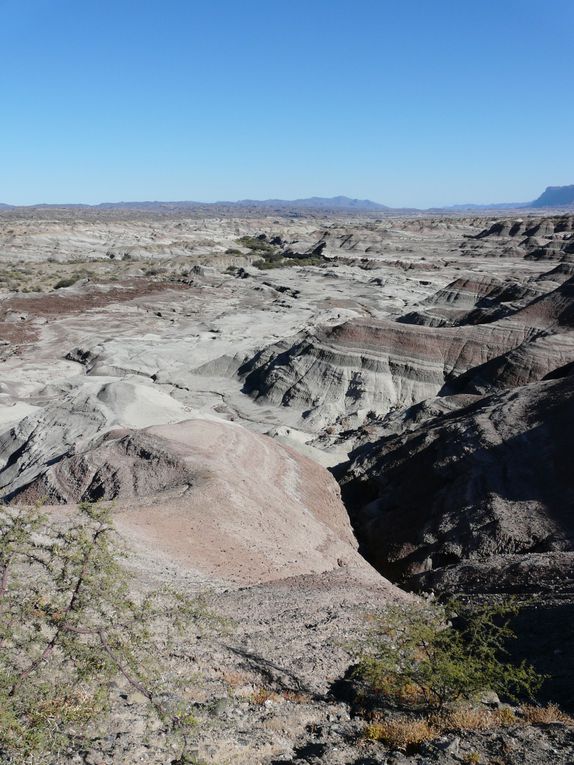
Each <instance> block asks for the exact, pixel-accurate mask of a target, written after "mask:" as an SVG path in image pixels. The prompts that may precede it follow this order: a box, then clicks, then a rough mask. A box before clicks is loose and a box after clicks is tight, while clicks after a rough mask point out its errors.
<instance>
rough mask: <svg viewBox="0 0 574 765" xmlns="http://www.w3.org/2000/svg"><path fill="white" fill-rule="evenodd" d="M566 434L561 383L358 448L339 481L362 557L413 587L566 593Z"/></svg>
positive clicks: (566, 404)
mask: <svg viewBox="0 0 574 765" xmlns="http://www.w3.org/2000/svg"><path fill="white" fill-rule="evenodd" d="M573 428H574V377H571V376H568V377H565V378H563V379H560V380H557V381H553V382H542V383H535V384H532V385H527V386H524V387H522V388H519V389H517V390H515V391H511V392H506V393H503V394H499V395H494V396H489V397H486V398H483V399H481V400H479V401H478V402H477V403H474V404H471V405H470V406H467V407H463V408H462V409H459V410H458V411H455V412H453V413H450V414H445V415H439V416H437V417H435V418H433V419H431V420H430V421H429V422H428V423H424V422H423V423H422V424H421V425H420V426H419V427H418V428H416V429H415V430H412V431H410V432H405V433H402V434H400V435H397V436H390V437H387V438H383V439H381V440H379V441H377V442H375V443H371V444H366V445H364V446H362V447H360V448H359V449H358V450H357V451H356V452H354V453H352V455H351V459H350V462H349V463H348V465H346V466H345V468H344V470H343V471H342V474H341V475H340V482H341V484H342V487H343V493H344V497H345V499H346V502H347V505H348V507H349V508H350V512H351V517H352V520H353V523H354V526H355V529H356V532H357V535H358V538H359V541H360V544H361V546H362V549H363V551H364V553H365V554H366V555H367V557H368V559H369V560H370V561H371V562H372V563H373V564H374V565H376V566H377V567H378V569H379V570H380V571H381V572H383V573H384V574H385V575H386V576H388V577H389V578H391V579H392V580H393V581H396V582H403V583H408V584H409V586H412V587H423V586H424V587H441V586H443V587H447V586H448V588H451V589H454V590H457V589H462V590H470V591H482V592H484V591H489V592H492V591H494V592H496V591H505V590H508V589H511V590H513V589H516V590H519V591H524V590H527V589H528V588H529V587H532V586H534V587H535V588H537V589H541V588H544V587H546V588H548V589H552V588H556V582H555V580H556V579H557V578H558V580H559V584H558V589H560V588H564V587H566V588H571V589H572V587H574V482H573V481H572V471H571V467H570V465H571V457H570V450H569V443H570V438H571V433H572V432H573ZM473 572H474V573H473Z"/></svg>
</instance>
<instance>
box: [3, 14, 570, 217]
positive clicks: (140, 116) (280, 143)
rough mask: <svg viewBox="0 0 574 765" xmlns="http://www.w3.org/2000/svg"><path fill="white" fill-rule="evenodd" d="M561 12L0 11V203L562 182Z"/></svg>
mask: <svg viewBox="0 0 574 765" xmlns="http://www.w3.org/2000/svg"><path fill="white" fill-rule="evenodd" d="M573 30H574V2H573V0H496V1H494V0H416V1H413V0H411V1H409V0H402V1H399V0H396V1H391V0H355V1H354V2H350V1H347V0H306V2H303V1H302V0H290V1H289V2H285V1H284V0H211V1H209V2H206V1H203V2H198V1H196V0H153V2H152V0H96V1H95V2H85V1H84V0H10V1H9V0H0V201H4V202H9V203H13V204H29V203H37V202H88V203H96V202H100V201H104V200H105V201H119V200H144V199H162V200H181V199H196V200H206V201H213V200H221V199H240V198H246V197H251V198H267V197H282V198H294V197H300V196H311V195H321V196H332V195H335V194H346V195H348V196H353V197H369V198H371V199H375V200H377V201H380V202H383V203H386V204H390V205H394V206H399V205H409V206H410V205H415V206H421V207H424V206H431V205H442V204H451V203H456V202H486V201H492V202H496V201H521V200H524V201H526V200H529V199H532V198H534V197H536V196H538V194H539V192H541V191H542V190H543V188H544V187H545V186H546V185H549V184H551V185H558V184H560V185H561V184H569V183H574V97H573V95H572V94H573V90H574V55H573V42H572V34H573Z"/></svg>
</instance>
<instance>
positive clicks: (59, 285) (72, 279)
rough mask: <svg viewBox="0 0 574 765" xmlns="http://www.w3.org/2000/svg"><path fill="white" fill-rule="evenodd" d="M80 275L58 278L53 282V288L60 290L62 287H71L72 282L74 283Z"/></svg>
mask: <svg viewBox="0 0 574 765" xmlns="http://www.w3.org/2000/svg"><path fill="white" fill-rule="evenodd" d="M79 278H80V277H79V276H77V275H74V276H67V277H66V278H65V279H60V280H59V281H57V282H56V284H54V289H55V290H60V289H62V288H64V287H71V286H72V285H73V284H75V283H76V282H77V281H78V279H79Z"/></svg>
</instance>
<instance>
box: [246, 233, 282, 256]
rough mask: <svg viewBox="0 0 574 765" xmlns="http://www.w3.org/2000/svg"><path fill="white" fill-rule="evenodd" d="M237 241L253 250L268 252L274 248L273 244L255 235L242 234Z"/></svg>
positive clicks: (273, 250) (271, 251)
mask: <svg viewBox="0 0 574 765" xmlns="http://www.w3.org/2000/svg"><path fill="white" fill-rule="evenodd" d="M237 241H238V243H239V244H242V245H243V246H244V247H247V248H248V249H250V250H252V251H253V252H258V253H269V254H270V253H273V252H275V250H276V248H275V247H274V245H272V244H269V242H268V241H267V240H266V239H260V238H259V237H257V236H242V237H241V238H240V239H238V240H237Z"/></svg>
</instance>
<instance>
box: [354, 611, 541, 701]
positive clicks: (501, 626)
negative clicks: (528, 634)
mask: <svg viewBox="0 0 574 765" xmlns="http://www.w3.org/2000/svg"><path fill="white" fill-rule="evenodd" d="M457 611H458V609H457V607H456V604H454V603H449V604H447V605H445V606H439V605H434V604H430V603H425V604H420V605H411V606H405V605H393V606H391V607H389V608H388V609H387V610H386V611H385V613H384V614H383V615H381V616H377V617H374V626H373V629H372V630H371V631H370V633H369V635H368V637H367V639H366V641H365V645H364V646H363V650H362V653H361V656H360V661H359V665H358V668H357V676H358V677H359V678H361V679H362V680H363V681H364V682H365V683H366V685H367V687H368V688H369V689H370V691H372V692H374V693H375V694H376V695H380V696H386V697H388V698H391V699H394V700H395V701H399V702H400V703H402V704H406V705H412V706H419V707H420V706H424V707H425V708H426V709H428V710H429V711H433V712H437V711H438V712H440V711H441V710H442V709H443V708H444V706H445V705H447V704H451V703H453V702H456V701H458V700H460V699H467V700H470V699H473V698H475V697H476V696H478V695H479V694H481V693H484V691H486V690H491V691H495V692H497V693H501V694H505V695H506V696H508V697H510V698H514V699H516V697H517V696H518V695H527V696H529V697H532V695H533V694H534V693H535V692H536V691H537V690H538V688H539V687H540V684H541V682H542V679H543V678H541V677H540V676H539V675H538V674H537V673H536V672H535V670H534V669H533V668H532V667H531V666H529V665H528V664H526V663H524V662H523V663H521V664H518V665H516V664H512V663H510V662H509V661H508V653H507V651H506V648H505V646H506V643H507V641H508V640H509V639H512V638H513V637H515V635H514V633H513V632H512V630H511V628H510V626H509V618H510V616H511V615H513V614H514V613H516V611H517V608H516V606H514V605H513V604H510V605H509V604H507V605H504V606H488V605H483V606H480V607H478V608H476V609H475V610H472V611H469V612H468V613H467V614H465V617H464V619H460V618H459V617H458V615H457ZM455 621H461V622H463V624H462V625H461V626H459V627H455V626H453V622H455Z"/></svg>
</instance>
